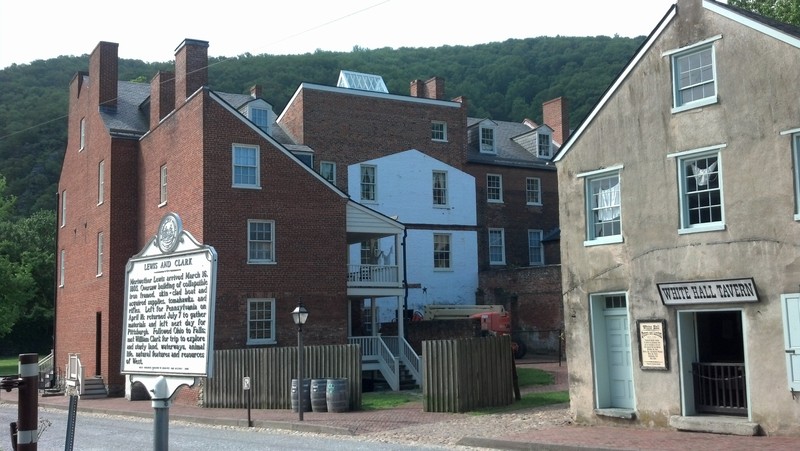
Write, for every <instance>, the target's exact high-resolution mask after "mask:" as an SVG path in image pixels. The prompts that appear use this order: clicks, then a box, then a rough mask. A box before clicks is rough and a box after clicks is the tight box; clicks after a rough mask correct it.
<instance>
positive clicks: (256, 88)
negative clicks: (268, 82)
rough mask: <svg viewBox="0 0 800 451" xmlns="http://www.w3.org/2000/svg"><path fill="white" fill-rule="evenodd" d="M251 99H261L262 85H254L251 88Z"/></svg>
mask: <svg viewBox="0 0 800 451" xmlns="http://www.w3.org/2000/svg"><path fill="white" fill-rule="evenodd" d="M250 97H252V98H254V99H260V98H261V85H253V86H252V87H251V88H250Z"/></svg>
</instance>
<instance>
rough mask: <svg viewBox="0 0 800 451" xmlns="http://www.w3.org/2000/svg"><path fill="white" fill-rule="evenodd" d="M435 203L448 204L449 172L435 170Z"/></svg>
mask: <svg viewBox="0 0 800 451" xmlns="http://www.w3.org/2000/svg"><path fill="white" fill-rule="evenodd" d="M433 205H436V206H447V172H444V171H433Z"/></svg>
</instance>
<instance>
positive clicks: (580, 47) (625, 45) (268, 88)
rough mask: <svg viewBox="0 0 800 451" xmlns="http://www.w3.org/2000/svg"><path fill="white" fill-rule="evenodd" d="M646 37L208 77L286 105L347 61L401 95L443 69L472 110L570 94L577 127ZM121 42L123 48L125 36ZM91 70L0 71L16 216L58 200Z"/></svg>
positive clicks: (48, 65)
mask: <svg viewBox="0 0 800 451" xmlns="http://www.w3.org/2000/svg"><path fill="white" fill-rule="evenodd" d="M643 39H644V38H643V37H640V38H622V37H613V38H612V37H605V36H598V37H537V38H530V39H515V40H508V41H505V42H499V43H490V44H483V45H476V46H469V47H466V46H445V47H435V48H434V47H431V48H400V49H390V48H385V49H377V50H365V49H360V48H357V47H356V48H354V49H353V51H352V52H346V53H343V52H323V51H318V52H315V53H313V54H312V53H309V54H305V55H288V56H286V55H250V54H244V55H240V56H237V57H231V58H211V60H210V67H209V82H210V86H211V88H212V89H215V90H219V91H224V92H235V93H248V92H249V88H250V87H251V86H252V85H254V84H260V85H262V86H263V96H264V97H265V99H266V100H267V101H268V102H270V103H272V105H273V106H274V108H275V111H276V112H278V113H280V111H281V110H282V109H283V108H284V106H285V105H286V103H287V102H288V101H289V99H290V97H291V96H292V94H293V93H294V92H295V90H296V89H297V87H298V86H299V85H300V83H303V82H310V83H318V84H324V85H335V84H336V81H337V79H338V75H339V71H340V70H351V71H357V72H366V73H372V74H378V75H381V76H382V77H383V79H384V81H385V82H386V85H387V87H388V88H389V92H390V93H393V94H400V95H408V93H409V83H410V82H411V81H412V80H414V79H422V80H426V79H428V78H430V77H433V76H439V77H443V78H444V79H445V83H446V93H445V97H446V98H448V99H449V98H454V97H458V96H465V97H467V99H468V105H469V114H470V116H474V117H488V118H493V119H497V120H510V121H521V120H523V119H524V118H531V119H533V120H535V121H537V122H540V121H541V114H542V112H541V105H542V102H544V101H547V100H550V99H552V98H555V97H559V96H563V97H566V98H567V99H568V100H569V102H570V118H571V123H572V126H573V127H575V126H577V124H578V123H579V122H580V121H581V120H582V119H583V118H584V117H585V116H586V115H587V114H588V112H589V110H590V109H591V107H592V106H593V105H594V104H595V103H596V101H597V100H598V99H599V97H600V96H601V95H602V94H603V92H604V91H605V90H606V88H607V87H608V85H609V84H610V83H611V82H612V81H613V79H614V78H615V77H616V75H617V74H618V73H619V71H620V70H621V69H622V67H623V66H624V65H625V64H626V63H627V62H628V61H629V60H630V58H631V57H632V56H633V54H634V53H635V51H636V49H637V48H638V46H639V45H640V43H641V42H642V40H643ZM119 44H120V55H121V56H123V57H124V54H125V43H124V42H123V43H119ZM173 44H175V43H165V44H164V45H165V46H166V45H173ZM211 44H212V45H213V43H211ZM91 50H92V49H86V51H87V53H88V52H90V51H91ZM86 70H88V55H83V56H80V57H75V56H61V57H58V58H52V59H49V60H38V61H35V62H33V63H31V64H22V65H14V66H11V67H8V68H6V69H3V70H0V176H4V177H5V178H6V182H7V187H6V193H5V194H6V195H12V196H15V197H16V206H15V209H14V216H15V217H17V218H19V217H28V216H30V215H31V214H33V213H34V212H36V211H39V210H54V209H55V207H56V189H57V188H56V187H57V183H58V177H59V172H60V170H61V159H62V153H63V151H64V147H65V146H66V124H67V106H68V101H67V96H68V86H69V83H70V80H71V79H72V77H74V76H75V74H76V73H77V72H78V71H86ZM158 70H173V62H172V61H166V62H164V63H144V62H142V61H139V60H126V59H122V60H121V61H120V68H119V76H120V79H122V80H136V81H142V82H149V80H150V78H151V77H152V76H153V75H154V74H155V73H156V72H157V71H158Z"/></svg>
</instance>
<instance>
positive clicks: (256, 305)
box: [247, 298, 276, 345]
mask: <svg viewBox="0 0 800 451" xmlns="http://www.w3.org/2000/svg"><path fill="white" fill-rule="evenodd" d="M260 312H263V313H268V314H269V318H260V317H257V313H260ZM261 323H265V324H269V333H268V334H264V335H265V336H263V337H261V336H259V337H257V338H253V334H254V332H255V333H258V332H262V333H263V331H264V330H265V329H266V328H265V327H260V328H258V329H255V328H254V327H255V326H256V325H260V324H261ZM275 329H276V321H275V299H274V298H250V299H248V300H247V345H269V344H275V343H276V340H275Z"/></svg>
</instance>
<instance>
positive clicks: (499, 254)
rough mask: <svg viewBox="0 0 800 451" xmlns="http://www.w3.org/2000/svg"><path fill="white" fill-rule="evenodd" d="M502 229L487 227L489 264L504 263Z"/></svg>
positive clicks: (504, 249) (504, 247)
mask: <svg viewBox="0 0 800 451" xmlns="http://www.w3.org/2000/svg"><path fill="white" fill-rule="evenodd" d="M504 235H505V233H504V231H503V229H489V264H490V265H504V264H505V263H506V246H505V238H504Z"/></svg>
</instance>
